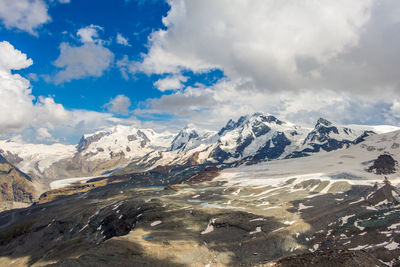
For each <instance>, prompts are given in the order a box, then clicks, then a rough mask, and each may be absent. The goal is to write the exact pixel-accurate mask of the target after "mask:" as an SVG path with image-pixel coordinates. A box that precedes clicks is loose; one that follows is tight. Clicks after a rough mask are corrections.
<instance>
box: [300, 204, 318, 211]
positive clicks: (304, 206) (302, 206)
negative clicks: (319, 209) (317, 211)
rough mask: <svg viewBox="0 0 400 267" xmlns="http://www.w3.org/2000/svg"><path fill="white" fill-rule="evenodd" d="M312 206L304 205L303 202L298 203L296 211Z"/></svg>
mask: <svg viewBox="0 0 400 267" xmlns="http://www.w3.org/2000/svg"><path fill="white" fill-rule="evenodd" d="M313 207H314V206H306V205H304V204H303V203H300V204H299V208H298V209H297V210H298V211H300V210H305V209H309V208H313Z"/></svg>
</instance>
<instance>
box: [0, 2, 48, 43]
mask: <svg viewBox="0 0 400 267" xmlns="http://www.w3.org/2000/svg"><path fill="white" fill-rule="evenodd" d="M50 19H51V18H50V16H49V14H48V6H47V4H46V2H45V1H43V0H1V1H0V20H1V21H2V23H3V24H4V25H5V26H6V27H7V28H8V29H13V28H15V29H19V30H22V31H26V32H29V33H30V34H33V35H37V32H36V29H37V28H39V27H40V26H42V25H43V24H45V23H47V22H49V21H50Z"/></svg>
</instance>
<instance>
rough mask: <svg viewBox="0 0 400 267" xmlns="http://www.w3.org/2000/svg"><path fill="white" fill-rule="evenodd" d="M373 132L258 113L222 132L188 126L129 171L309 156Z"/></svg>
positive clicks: (234, 123) (344, 144) (320, 120)
mask: <svg viewBox="0 0 400 267" xmlns="http://www.w3.org/2000/svg"><path fill="white" fill-rule="evenodd" d="M370 134H372V132H371V131H364V130H362V129H357V130H354V129H350V128H348V127H341V126H338V125H333V124H332V123H331V122H329V121H327V120H325V119H322V118H321V119H319V120H318V121H317V123H316V125H315V127H314V128H313V129H311V128H306V127H302V126H298V125H295V124H293V123H289V122H284V121H281V120H279V119H277V118H276V117H274V116H272V115H269V114H265V113H255V114H253V115H248V116H242V117H240V118H239V119H238V120H237V121H233V120H230V121H229V122H228V123H227V124H226V126H224V127H223V128H222V129H221V130H220V131H218V133H213V132H207V133H205V134H203V135H200V134H199V133H198V132H196V130H195V129H193V128H188V127H186V128H185V129H183V130H182V131H181V132H180V133H178V135H177V136H176V137H175V139H174V141H173V143H172V145H171V147H170V149H169V150H167V151H156V152H152V153H150V154H148V155H147V156H146V157H144V158H142V159H140V160H138V161H134V162H132V163H131V164H129V165H128V167H127V169H126V170H125V172H130V171H132V170H136V169H137V168H138V166H140V167H142V168H141V169H142V170H143V169H151V168H154V167H156V166H167V165H185V164H190V165H193V164H203V163H215V164H219V163H233V162H238V161H241V160H246V161H254V160H256V161H257V160H272V159H282V158H293V157H301V156H308V155H310V154H312V153H317V152H320V151H326V152H329V151H332V150H336V149H340V148H343V147H348V146H349V145H351V144H354V143H358V142H360V140H361V139H362V138H365V137H366V136H368V135H370Z"/></svg>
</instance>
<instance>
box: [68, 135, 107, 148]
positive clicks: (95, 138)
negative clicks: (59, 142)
mask: <svg viewBox="0 0 400 267" xmlns="http://www.w3.org/2000/svg"><path fill="white" fill-rule="evenodd" d="M106 135H109V133H107V132H100V133H97V134H93V135H91V136H89V137H86V138H85V137H84V136H82V138H81V140H80V141H79V143H78V145H77V146H76V149H77V151H78V152H79V153H80V152H82V151H84V150H85V149H87V148H88V147H89V146H90V144H91V143H94V142H97V141H99V140H100V139H101V138H103V137H104V136H106Z"/></svg>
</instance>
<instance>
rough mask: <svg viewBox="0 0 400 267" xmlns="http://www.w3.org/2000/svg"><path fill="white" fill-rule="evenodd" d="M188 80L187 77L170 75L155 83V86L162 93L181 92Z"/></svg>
mask: <svg viewBox="0 0 400 267" xmlns="http://www.w3.org/2000/svg"><path fill="white" fill-rule="evenodd" d="M187 79H188V78H187V77H185V76H182V75H169V76H167V77H165V78H162V79H159V80H157V81H155V82H154V86H155V87H156V88H157V89H158V90H160V91H162V92H164V91H168V90H179V89H181V88H182V87H183V83H184V82H186V81H187Z"/></svg>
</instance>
